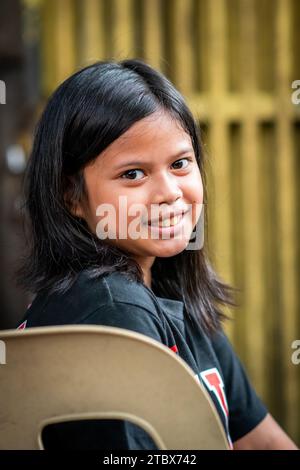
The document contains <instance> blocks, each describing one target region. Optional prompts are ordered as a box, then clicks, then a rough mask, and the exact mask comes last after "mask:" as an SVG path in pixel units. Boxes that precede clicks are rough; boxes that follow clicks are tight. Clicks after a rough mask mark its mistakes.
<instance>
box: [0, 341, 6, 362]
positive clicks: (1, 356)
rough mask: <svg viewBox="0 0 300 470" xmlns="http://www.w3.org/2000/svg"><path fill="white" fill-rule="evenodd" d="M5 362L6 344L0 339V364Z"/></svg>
mask: <svg viewBox="0 0 300 470" xmlns="http://www.w3.org/2000/svg"><path fill="white" fill-rule="evenodd" d="M1 364H6V344H5V342H4V341H2V340H0V365H1Z"/></svg>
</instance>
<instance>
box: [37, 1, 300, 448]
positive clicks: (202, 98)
mask: <svg viewBox="0 0 300 470" xmlns="http://www.w3.org/2000/svg"><path fill="white" fill-rule="evenodd" d="M28 1H29V0H28ZM40 10H41V31H42V38H43V48H42V52H43V54H42V57H43V61H42V66H43V67H42V78H43V91H44V95H45V96H47V95H48V94H49V93H50V92H51V91H52V90H53V89H54V88H55V86H56V85H57V84H58V83H59V82H60V81H61V80H62V79H63V78H65V77H66V76H68V75H69V74H71V73H72V72H73V70H74V69H75V68H76V67H79V66H81V65H85V64H87V63H89V62H92V61H94V60H97V59H106V58H107V59H108V58H111V57H114V58H116V59H121V58H123V57H130V56H138V57H141V58H144V59H145V60H148V61H149V62H150V63H151V64H152V65H153V66H154V67H157V68H160V69H161V70H162V71H163V72H165V73H166V74H167V75H168V76H169V77H170V78H171V80H173V81H174V83H175V85H176V86H177V87H178V88H179V89H180V91H181V92H182V93H183V94H184V95H185V96H186V98H187V100H188V103H189V104H190V107H191V109H192V111H193V112H194V114H195V116H196V117H197V119H199V121H200V123H201V124H203V125H205V129H206V135H207V141H206V146H207V150H208V153H209V154H210V158H211V164H210V169H209V188H208V192H209V197H210V199H209V207H208V211H209V215H210V222H211V226H210V238H209V241H210V245H211V246H212V250H211V251H212V258H213V260H214V262H215V266H216V268H217V269H218V271H219V272H220V274H221V275H222V276H223V277H224V278H225V280H226V281H227V282H229V283H234V284H235V285H236V286H238V287H240V288H242V294H241V295H240V298H239V300H240V302H241V306H240V307H239V308H238V310H235V311H234V312H231V313H232V314H233V316H234V321H232V322H231V323H230V325H228V327H227V329H228V334H229V336H230V338H231V339H232V341H233V343H234V345H235V347H236V349H237V351H238V353H239V355H240V357H241V358H242V360H243V361H244V363H245V365H246V368H247V370H248V372H249V375H250V376H251V378H252V380H253V384H254V386H255V388H256V390H257V391H258V392H259V394H261V395H262V397H263V398H264V399H265V401H266V402H267V404H268V406H269V408H270V410H271V412H272V413H273V414H274V415H275V417H276V418H277V419H278V420H279V421H280V423H281V424H282V425H283V426H284V427H285V429H286V430H287V431H288V432H289V433H290V434H291V435H292V437H293V438H294V439H295V440H296V441H297V442H298V444H300V425H299V423H300V407H299V399H298V398H299V391H298V390H300V366H298V368H297V366H295V365H293V364H292V363H291V353H292V350H291V343H292V341H293V340H294V339H299V338H300V331H299V319H298V315H299V295H298V292H297V286H298V285H299V267H298V264H297V259H298V262H299V223H298V218H299V217H298V218H297V214H296V211H297V208H299V203H298V202H297V197H299V192H298V191H297V184H298V180H297V178H298V179H299V174H297V170H298V171H299V162H298V160H299V128H300V127H299V124H300V106H295V105H293V104H292V103H291V83H292V81H293V80H296V79H300V76H296V71H297V72H299V71H300V67H299V56H298V55H297V51H296V49H297V47H298V48H299V32H298V27H297V22H296V20H295V18H299V10H300V8H299V2H297V0H135V1H134V0H40ZM297 58H298V64H295V62H297V60H296V59H297ZM296 138H297V139H298V143H297V142H296V141H295V139H296ZM297 152H298V154H297ZM298 215H299V214H298ZM297 257H298V258H297Z"/></svg>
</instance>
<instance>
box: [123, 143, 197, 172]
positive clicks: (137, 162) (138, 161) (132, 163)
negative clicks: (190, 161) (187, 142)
mask: <svg viewBox="0 0 300 470" xmlns="http://www.w3.org/2000/svg"><path fill="white" fill-rule="evenodd" d="M193 151H194V149H193V148H192V147H187V148H184V149H182V150H180V152H178V153H177V154H175V155H173V156H170V157H169V159H170V160H171V159H173V158H174V159H176V158H179V157H181V156H182V155H185V154H186V153H190V152H193ZM147 164H148V163H147V162H146V161H144V160H131V161H128V162H123V163H121V164H120V165H118V166H116V167H115V168H114V170H120V169H121V168H124V167H126V166H131V165H134V166H140V165H147ZM149 165H151V162H149Z"/></svg>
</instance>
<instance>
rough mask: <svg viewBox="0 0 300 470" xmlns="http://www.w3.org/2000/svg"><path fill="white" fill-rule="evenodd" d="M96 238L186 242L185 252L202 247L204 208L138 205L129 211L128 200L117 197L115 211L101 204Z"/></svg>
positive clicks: (111, 206)
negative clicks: (117, 201)
mask: <svg viewBox="0 0 300 470" xmlns="http://www.w3.org/2000/svg"><path fill="white" fill-rule="evenodd" d="M96 216H97V217H98V218H99V220H98V222H97V226H96V234H97V237H98V238H99V239H100V240H107V239H109V240H117V239H118V240H125V239H130V240H138V239H143V240H185V241H186V242H187V243H188V245H187V248H186V249H188V250H200V249H201V248H203V246H204V205H203V204H198V203H193V204H184V205H180V206H177V207H175V206H174V207H172V208H170V206H169V205H168V204H151V206H150V209H149V208H148V207H147V206H145V205H144V204H141V203H133V204H131V205H130V207H128V204H127V197H126V196H119V203H118V211H117V210H116V207H115V206H114V205H113V204H110V203H104V204H100V205H99V206H98V207H97V209H96Z"/></svg>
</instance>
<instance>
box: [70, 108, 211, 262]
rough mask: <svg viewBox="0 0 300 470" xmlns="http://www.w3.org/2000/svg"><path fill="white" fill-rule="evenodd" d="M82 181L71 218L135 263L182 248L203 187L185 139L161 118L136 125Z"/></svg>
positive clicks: (196, 215) (188, 140)
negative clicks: (83, 194) (83, 195)
mask: <svg viewBox="0 0 300 470" xmlns="http://www.w3.org/2000/svg"><path fill="white" fill-rule="evenodd" d="M84 179H85V184H86V189H87V196H88V198H87V201H86V203H85V204H81V205H80V206H78V207H77V208H76V210H75V212H76V215H78V216H80V217H82V218H84V219H85V220H86V222H87V223H88V225H89V228H90V230H91V231H92V232H94V233H96V234H97V235H98V236H100V233H103V232H104V231H106V233H107V235H106V237H108V238H106V242H107V243H111V244H115V245H117V246H118V247H120V248H121V249H123V250H125V251H127V252H129V253H131V254H132V255H133V257H134V258H136V259H140V260H141V259H146V258H147V259H148V258H149V260H150V259H152V260H154V259H155V257H156V256H158V257H169V256H174V255H176V254H178V253H180V252H181V251H183V250H184V249H185V248H186V247H187V245H188V242H189V239H190V235H191V234H192V231H193V228H194V227H195V225H196V222H197V220H198V218H199V216H200V212H201V207H202V203H203V185H202V179H201V175H200V171H199V167H198V164H197V161H196V158H195V154H194V150H193V146H192V142H191V138H190V136H189V135H188V134H187V133H186V132H185V131H184V130H183V129H182V127H181V126H180V124H179V123H178V122H177V121H176V120H175V119H173V118H172V117H171V116H170V115H168V114H167V113H164V112H156V113H153V114H152V115H150V116H148V117H146V118H144V119H142V120H140V121H138V122H136V123H135V124H134V125H133V126H132V127H131V128H130V129H128V130H127V131H126V132H125V133H124V134H123V135H121V136H120V137H119V138H118V139H117V140H115V141H114V142H113V143H112V144H111V145H109V147H107V148H106V149H105V150H104V151H103V152H102V153H101V154H100V155H99V156H98V157H97V158H96V160H94V161H93V163H91V164H89V165H87V166H86V167H85V169H84ZM104 204H105V206H104ZM137 204H139V206H137ZM137 207H138V210H137V211H134V209H137ZM199 207H200V209H199ZM111 209H112V210H111ZM131 211H132V212H131ZM109 213H110V215H109ZM176 214H178V217H174V219H173V218H172V215H176ZM182 214H184V215H182ZM172 219H173V220H172ZM172 223H173V224H174V223H175V225H173V226H170V224H172ZM151 224H152V225H151ZM161 225H165V226H166V227H164V228H162V227H161ZM168 225H169V227H168ZM100 238H102V239H103V237H102V236H100Z"/></svg>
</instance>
